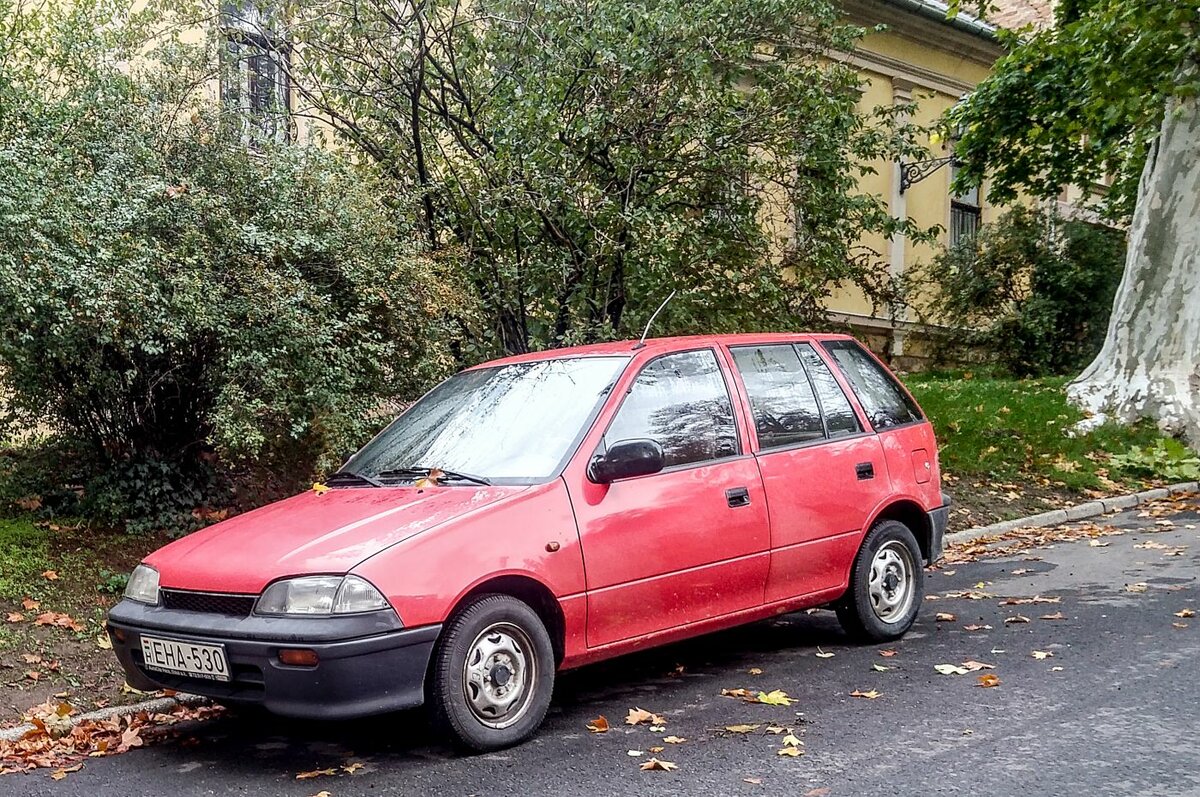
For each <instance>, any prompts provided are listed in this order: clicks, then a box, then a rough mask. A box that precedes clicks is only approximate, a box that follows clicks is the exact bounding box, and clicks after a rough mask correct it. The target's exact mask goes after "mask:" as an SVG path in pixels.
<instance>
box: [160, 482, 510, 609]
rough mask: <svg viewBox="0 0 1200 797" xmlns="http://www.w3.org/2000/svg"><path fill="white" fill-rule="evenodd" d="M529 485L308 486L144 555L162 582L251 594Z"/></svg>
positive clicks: (338, 565)
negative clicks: (321, 489) (316, 488)
mask: <svg viewBox="0 0 1200 797" xmlns="http://www.w3.org/2000/svg"><path fill="white" fill-rule="evenodd" d="M528 489H529V488H528V487H521V486H518V487H497V486H488V487H474V486H465V485H464V486H458V485H455V486H449V487H427V488H422V489H417V488H415V487H394V488H393V487H382V488H380V487H371V488H348V489H347V488H337V489H332V490H328V491H325V492H322V493H317V492H315V491H311V492H307V493H303V494H301V495H297V496H293V497H292V498H287V499H285V500H283V501H277V502H276V503H273V504H268V505H267V506H264V507H261V508H259V509H256V510H254V511H252V512H247V513H245V514H243V515H238V516H236V517H233V518H230V519H229V520H225V521H222V522H220V523H217V524H215V525H213V526H209V527H208V528H206V529H202V530H200V531H197V532H195V533H193V534H189V535H188V536H187V537H184V538H183V539H180V540H176V541H175V542H172V543H170V544H169V545H166V546H164V547H162V548H160V549H158V550H157V551H155V552H154V553H153V554H151V555H150V556H148V557H147V558H146V560H145V561H146V564H148V565H150V566H151V567H154V568H155V569H157V570H158V572H159V583H160V585H161V586H163V587H168V588H175V589H188V590H203V591H206V592H234V593H258V592H261V591H262V589H263V588H264V587H265V586H266V585H267V584H269V583H270V582H272V581H274V580H275V579H277V578H282V577H285V576H295V575H305V574H309V573H346V572H348V571H349V570H351V569H352V568H353V567H354V566H355V565H357V564H359V563H360V562H362V561H363V560H365V559H367V558H369V557H371V556H374V555H375V554H377V553H379V552H380V551H382V550H383V549H384V548H387V547H389V546H392V545H395V544H396V543H398V542H401V541H403V540H406V539H408V538H409V537H412V536H413V535H415V534H420V533H421V532H423V531H428V530H429V529H432V528H434V527H436V526H440V525H442V524H443V523H446V522H448V521H451V520H454V519H456V518H459V517H462V516H464V515H467V514H469V513H473V512H476V511H478V510H480V509H483V508H484V507H487V506H490V505H492V504H495V503H496V502H498V501H501V500H503V499H505V498H509V497H512V496H515V495H517V494H519V493H522V492H524V491H525V490H528Z"/></svg>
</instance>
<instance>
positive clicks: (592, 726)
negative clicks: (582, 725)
mask: <svg viewBox="0 0 1200 797" xmlns="http://www.w3.org/2000/svg"><path fill="white" fill-rule="evenodd" d="M587 729H588V730H589V731H591V732H592V733H608V717H606V716H604V715H603V714H601V715H600V716H599V717H596V719H594V720H592V721H591V722H589V723H588V724H587Z"/></svg>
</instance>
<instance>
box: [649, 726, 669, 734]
mask: <svg viewBox="0 0 1200 797" xmlns="http://www.w3.org/2000/svg"><path fill="white" fill-rule="evenodd" d="M666 729H667V727H666V726H665V725H651V726H650V732H651V733H662V732H663V731H665V730H666Z"/></svg>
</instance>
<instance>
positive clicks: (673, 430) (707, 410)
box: [604, 349, 739, 468]
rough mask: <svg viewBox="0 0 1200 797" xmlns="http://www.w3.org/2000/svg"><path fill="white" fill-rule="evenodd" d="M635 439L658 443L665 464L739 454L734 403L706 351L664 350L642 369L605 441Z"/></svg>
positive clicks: (609, 428)
mask: <svg viewBox="0 0 1200 797" xmlns="http://www.w3.org/2000/svg"><path fill="white" fill-rule="evenodd" d="M638 438H642V439H650V440H654V441H655V442H657V443H658V444H659V445H660V446H662V448H663V453H664V455H665V463H664V464H665V467H668V468H670V467H673V466H676V465H688V464H691V463H695V462H705V461H708V460H713V459H721V458H723V457H730V456H733V455H735V454H737V453H739V449H738V438H737V426H736V424H735V423H734V420H733V404H732V403H731V401H730V399H729V390H728V389H727V388H726V387H725V379H724V378H723V377H722V376H721V369H720V367H719V366H718V365H717V357H716V355H715V354H714V353H713V351H712V350H711V349H703V350H699V351H687V352H681V353H679V354H669V355H666V356H664V357H659V358H658V359H656V360H653V361H651V362H650V363H649V364H648V365H646V367H645V368H643V369H642V371H641V373H639V374H638V377H637V380H636V381H635V382H634V384H633V387H632V388H631V389H630V392H629V395H628V396H626V397H625V401H624V402H623V403H622V404H621V409H620V410H618V411H617V417H616V418H614V419H613V422H612V425H611V426H609V427H608V431H607V432H606V433H605V435H604V443H605V445H606V446H612V445H614V444H615V443H619V442H621V441H622V440H634V439H638Z"/></svg>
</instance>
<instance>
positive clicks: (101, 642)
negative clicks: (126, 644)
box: [96, 634, 112, 650]
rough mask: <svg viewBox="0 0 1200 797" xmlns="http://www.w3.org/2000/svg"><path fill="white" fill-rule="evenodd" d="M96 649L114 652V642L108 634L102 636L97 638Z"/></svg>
mask: <svg viewBox="0 0 1200 797" xmlns="http://www.w3.org/2000/svg"><path fill="white" fill-rule="evenodd" d="M96 647H98V648H100V649H101V650H112V640H111V639H109V638H108V634H101V635H100V636H98V637H96Z"/></svg>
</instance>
